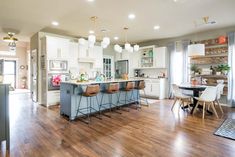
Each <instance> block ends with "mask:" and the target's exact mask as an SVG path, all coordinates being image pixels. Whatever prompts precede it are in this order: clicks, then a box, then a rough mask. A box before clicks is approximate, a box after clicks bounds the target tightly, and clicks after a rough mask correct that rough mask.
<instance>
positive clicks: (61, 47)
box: [57, 38, 70, 60]
mask: <svg viewBox="0 0 235 157" xmlns="http://www.w3.org/2000/svg"><path fill="white" fill-rule="evenodd" d="M69 44H70V42H69V39H63V38H58V50H57V58H61V59H65V60H66V59H67V58H68V57H69V55H70V54H69Z"/></svg>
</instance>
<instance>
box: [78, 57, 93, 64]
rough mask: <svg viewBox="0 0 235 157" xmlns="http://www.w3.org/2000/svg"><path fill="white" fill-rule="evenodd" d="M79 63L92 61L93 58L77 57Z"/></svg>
mask: <svg viewBox="0 0 235 157" xmlns="http://www.w3.org/2000/svg"><path fill="white" fill-rule="evenodd" d="M78 62H79V63H94V62H95V59H94V58H78Z"/></svg>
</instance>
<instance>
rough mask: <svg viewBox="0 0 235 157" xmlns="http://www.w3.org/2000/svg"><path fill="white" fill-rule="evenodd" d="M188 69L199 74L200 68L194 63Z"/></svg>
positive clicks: (194, 73)
mask: <svg viewBox="0 0 235 157" xmlns="http://www.w3.org/2000/svg"><path fill="white" fill-rule="evenodd" d="M190 70H191V72H192V73H193V75H196V74H200V72H201V69H200V68H198V66H197V65H195V64H192V65H191V66H190Z"/></svg>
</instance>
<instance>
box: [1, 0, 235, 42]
mask: <svg viewBox="0 0 235 157" xmlns="http://www.w3.org/2000/svg"><path fill="white" fill-rule="evenodd" d="M234 6H235V0H178V2H174V0H95V1H94V2H88V1H87V0H0V27H1V29H0V31H1V32H0V37H1V38H2V36H3V35H5V33H4V32H3V30H2V29H3V28H13V29H17V30H19V31H20V32H19V34H17V35H16V36H17V37H18V38H19V39H20V40H25V41H27V40H29V38H30V37H31V36H32V35H33V34H34V33H36V32H38V31H40V30H45V31H52V32H63V33H66V34H69V35H74V36H88V31H89V30H90V29H91V28H92V26H93V25H92V23H91V21H90V20H89V18H90V17H91V16H94V15H95V16H98V17H99V19H98V21H97V27H96V32H97V34H96V35H97V36H99V37H102V33H101V32H100V30H101V29H103V28H105V29H109V30H110V32H108V34H107V35H108V36H110V37H112V38H113V37H114V36H119V37H120V39H121V40H122V41H123V40H124V36H125V35H124V31H123V27H124V26H128V27H129V28H130V30H129V31H128V41H131V42H133V43H134V42H140V41H145V40H152V39H160V38H168V37H176V36H181V35H186V34H189V33H193V32H198V31H204V30H208V29H216V28H222V27H227V26H233V25H234V26H235V18H234V15H235V8H234ZM129 13H134V14H135V15H136V19H134V20H129V19H128V14H129ZM203 16H210V18H211V19H212V20H216V21H217V24H215V25H211V26H201V27H197V28H196V27H195V25H194V21H195V20H198V19H201V18H202V17H203ZM53 20H56V21H58V22H59V23H60V25H59V26H58V27H55V26H54V27H53V26H52V25H51V22H52V21H53ZM154 25H160V26H161V28H160V30H158V31H154V30H153V26H154ZM98 31H99V32H98Z"/></svg>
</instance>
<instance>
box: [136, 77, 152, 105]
mask: <svg viewBox="0 0 235 157" xmlns="http://www.w3.org/2000/svg"><path fill="white" fill-rule="evenodd" d="M135 89H136V90H138V92H137V102H138V104H139V106H137V109H138V108H141V97H140V91H141V90H142V91H143V92H144V98H145V102H146V104H147V106H149V103H148V99H147V97H146V93H145V81H139V82H138V84H137V86H136V87H135Z"/></svg>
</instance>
